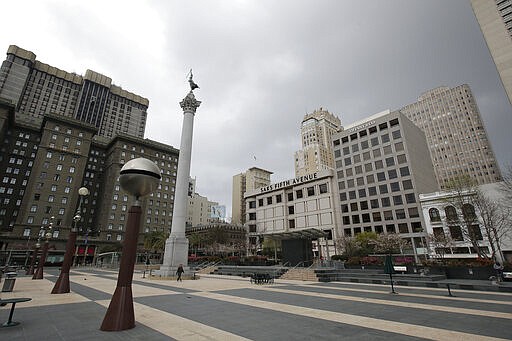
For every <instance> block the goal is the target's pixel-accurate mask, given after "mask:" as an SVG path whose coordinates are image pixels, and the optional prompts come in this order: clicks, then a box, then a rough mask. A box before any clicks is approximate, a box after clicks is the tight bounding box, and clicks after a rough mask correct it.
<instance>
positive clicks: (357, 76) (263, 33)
mask: <svg viewBox="0 0 512 341" xmlns="http://www.w3.org/2000/svg"><path fill="white" fill-rule="evenodd" d="M38 3H39V4H38V6H39V8H37V12H36V13H34V14H33V15H34V16H37V17H38V18H39V19H42V20H43V22H44V24H43V25H41V24H40V25H38V24H37V21H33V22H34V24H30V22H32V21H31V20H27V21H25V22H24V26H21V25H19V26H17V27H18V29H17V30H13V29H9V30H6V29H4V30H3V32H10V34H9V36H4V37H0V43H1V45H0V46H4V48H5V49H6V48H7V46H8V45H9V44H18V45H19V46H21V47H23V48H26V49H28V50H31V51H33V52H35V53H36V54H37V55H38V59H39V60H41V61H43V62H46V63H48V64H50V65H54V66H58V67H60V68H62V69H65V70H67V71H75V72H77V73H84V72H85V69H87V68H91V69H93V70H95V71H98V72H101V73H104V74H105V75H107V76H109V77H111V78H112V79H113V81H114V82H115V83H116V84H118V85H121V86H122V87H123V88H125V89H127V90H129V91H133V92H135V93H137V94H140V95H142V96H145V97H147V98H148V99H149V100H150V108H149V117H148V123H147V129H146V137H148V138H150V139H154V140H157V141H161V142H164V143H168V144H171V145H173V146H175V147H177V148H179V141H180V134H181V123H182V114H181V109H180V107H179V102H180V101H181V100H182V99H183V97H184V96H185V95H186V93H187V91H188V84H187V82H186V75H187V72H188V70H189V69H190V68H193V69H194V75H195V77H194V79H195V80H196V82H197V83H198V84H199V85H200V87H201V89H199V90H197V91H196V97H197V98H198V99H199V100H201V101H203V103H202V105H201V106H200V108H199V109H198V111H197V114H196V118H195V127H194V129H195V130H194V146H193V158H192V169H191V172H192V175H193V176H195V177H197V188H198V191H199V192H200V193H201V194H202V195H206V196H208V198H209V199H211V200H215V201H219V202H221V203H223V204H226V205H227V206H228V211H230V205H231V181H232V176H233V175H234V174H237V173H240V172H242V171H245V170H246V169H247V168H249V167H252V166H258V167H262V168H265V169H268V170H270V171H273V172H274V173H275V174H274V175H273V179H274V180H275V181H278V180H281V179H286V178H290V177H293V172H294V170H293V153H294V152H295V150H297V149H298V148H300V136H299V131H300V130H299V127H300V121H301V120H302V117H303V115H304V114H305V113H307V112H311V111H312V110H314V109H316V108H319V107H324V108H326V109H328V110H329V111H331V112H332V113H334V114H336V115H338V116H339V117H340V119H341V120H342V122H343V124H345V125H348V124H350V123H352V122H354V121H357V120H360V119H363V118H365V117H367V116H370V115H372V114H374V113H377V112H379V111H382V110H385V109H388V108H389V109H398V108H400V107H402V106H405V105H407V104H409V103H412V102H414V101H415V100H416V98H417V97H418V96H419V95H420V94H421V93H422V92H424V91H426V90H429V89H431V88H434V87H437V86H441V85H447V86H457V85H459V84H463V83H467V84H469V85H470V86H471V88H472V90H473V93H474V95H475V96H476V99H477V102H478V105H479V108H480V111H481V114H482V116H483V119H484V122H485V124H486V128H487V131H488V133H489V135H490V139H491V142H492V145H493V149H494V151H495V153H496V155H497V158H498V160H499V161H500V163H501V164H502V165H503V164H505V163H510V162H512V152H511V150H510V148H509V143H510V138H509V132H508V131H507V130H509V129H510V127H511V126H512V114H511V107H510V104H509V103H508V100H507V99H506V97H505V93H504V90H503V88H502V85H501V83H500V81H499V78H498V75H497V73H496V69H495V66H494V64H493V62H492V60H491V58H490V55H489V52H488V50H487V47H486V45H485V41H484V39H483V36H482V34H481V32H480V29H479V27H478V24H477V22H476V19H475V17H474V15H473V13H472V11H471V7H470V5H469V2H467V1H465V0H456V1H455V0H454V1H441V0H436V1H405V0H402V1H397V0H395V1H386V2H383V1H366V2H361V1H329V0H324V1H291V0H289V1H270V0H263V1H206V0H196V1H191V2H185V3H183V2H179V1H163V0H162V1H152V2H131V1H119V2H106V3H105V2H99V1H98V2H97V1H89V2H86V3H82V4H80V3H69V2H60V1H47V2H42V3H43V4H42V5H41V4H40V3H41V2H38ZM23 5H24V4H21V5H18V4H9V5H7V6H12V7H13V10H20V8H21V7H19V6H23ZM25 5H26V4H25ZM17 6H18V7H19V8H18V7H17ZM27 8H30V6H29V7H27V6H25V7H23V10H25V11H30V9H28V10H27ZM7 9H9V8H7ZM34 11H36V9H34ZM105 11H108V12H105ZM7 24H9V23H8V22H6V23H5V25H7ZM0 25H4V23H2V24H0ZM254 157H256V160H254Z"/></svg>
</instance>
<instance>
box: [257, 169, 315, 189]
mask: <svg viewBox="0 0 512 341" xmlns="http://www.w3.org/2000/svg"><path fill="white" fill-rule="evenodd" d="M318 178H319V176H318V172H316V173H312V174H308V175H304V176H299V177H297V178H295V179H290V180H285V181H281V182H278V183H276V184H272V185H268V186H265V187H261V188H260V193H265V192H269V191H274V190H276V189H280V188H285V187H288V186H294V185H298V184H301V183H304V182H309V181H312V180H316V179H318Z"/></svg>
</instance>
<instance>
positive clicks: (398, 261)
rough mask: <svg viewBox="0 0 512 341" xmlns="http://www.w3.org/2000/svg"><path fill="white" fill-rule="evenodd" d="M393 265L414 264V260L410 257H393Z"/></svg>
mask: <svg viewBox="0 0 512 341" xmlns="http://www.w3.org/2000/svg"><path fill="white" fill-rule="evenodd" d="M394 263H395V264H396V265H406V264H414V258H412V257H405V256H398V257H395V260H394Z"/></svg>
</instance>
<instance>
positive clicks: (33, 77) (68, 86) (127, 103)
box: [0, 45, 149, 138]
mask: <svg viewBox="0 0 512 341" xmlns="http://www.w3.org/2000/svg"><path fill="white" fill-rule="evenodd" d="M0 97H1V98H3V99H4V100H5V101H9V102H11V103H12V104H14V105H15V111H16V121H18V122H19V121H28V122H33V123H34V124H36V125H41V123H42V121H43V118H44V116H45V115H46V114H56V115H61V116H64V117H67V118H73V119H76V120H79V121H82V122H85V123H88V124H90V125H92V126H94V127H95V128H96V129H97V135H100V136H105V137H114V136H116V135H117V134H126V135H131V136H135V137H139V138H143V137H144V130H145V127H146V116H147V109H148V105H149V101H148V100H147V99H146V98H143V97H141V96H139V95H136V94H133V93H131V92H128V91H126V90H123V89H122V88H121V87H119V86H116V85H114V84H112V79H110V78H109V77H107V76H104V75H101V74H99V73H97V72H94V71H91V70H87V71H86V72H85V75H84V76H80V75H77V74H75V73H69V72H66V71H63V70H60V69H58V68H56V67H54V66H50V65H48V64H44V63H42V62H40V61H38V60H36V55H35V54H34V53H33V52H30V51H27V50H24V49H22V48H20V47H18V46H15V45H11V46H9V48H8V50H7V59H6V60H5V61H4V62H3V63H2V67H1V68H0Z"/></svg>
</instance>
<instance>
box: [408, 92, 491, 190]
mask: <svg viewBox="0 0 512 341" xmlns="http://www.w3.org/2000/svg"><path fill="white" fill-rule="evenodd" d="M400 112H401V113H403V114H404V115H405V116H407V118H409V119H410V120H411V121H412V122H413V123H414V124H415V125H417V126H418V127H419V128H420V129H421V130H423V132H424V133H425V136H426V138H427V143H428V147H429V150H430V156H431V158H432V163H433V165H434V171H435V174H436V178H437V181H438V183H439V186H440V188H445V187H446V183H447V182H449V181H450V180H451V179H454V178H457V177H460V176H470V177H471V178H472V179H473V180H474V181H475V183H476V184H478V185H483V184H486V183H493V182H497V181H500V180H501V173H500V170H499V167H498V164H497V162H496V158H495V156H494V152H493V151H492V148H491V143H490V142H489V139H488V138H487V133H486V131H485V127H484V123H483V122H482V118H481V117H480V111H479V110H478V106H477V104H476V100H475V98H474V97H473V94H472V93H471V89H470V88H469V86H468V85H466V84H464V85H459V86H456V87H454V88H448V87H444V86H442V87H438V88H435V89H433V90H430V91H427V92H426V93H424V94H422V95H421V96H420V97H419V98H418V101H417V102H416V103H413V104H409V105H407V106H405V107H403V108H402V109H400Z"/></svg>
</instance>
